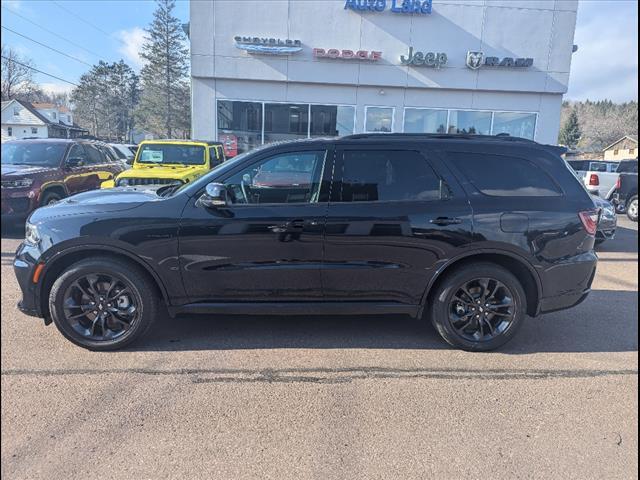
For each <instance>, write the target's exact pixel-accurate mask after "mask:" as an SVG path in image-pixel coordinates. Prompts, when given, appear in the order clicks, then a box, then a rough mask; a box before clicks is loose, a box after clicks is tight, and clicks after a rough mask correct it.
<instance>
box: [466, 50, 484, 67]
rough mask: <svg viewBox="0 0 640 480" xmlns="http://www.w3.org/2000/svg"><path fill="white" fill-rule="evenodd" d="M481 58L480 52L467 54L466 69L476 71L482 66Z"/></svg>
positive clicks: (482, 54)
mask: <svg viewBox="0 0 640 480" xmlns="http://www.w3.org/2000/svg"><path fill="white" fill-rule="evenodd" d="M483 58H484V53H482V52H467V67H469V68H472V69H473V70H477V69H478V68H480V66H481V65H482V59H483Z"/></svg>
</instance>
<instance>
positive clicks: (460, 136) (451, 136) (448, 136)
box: [340, 133, 537, 143]
mask: <svg viewBox="0 0 640 480" xmlns="http://www.w3.org/2000/svg"><path fill="white" fill-rule="evenodd" d="M389 137H391V138H416V139H425V140H428V139H436V140H437V139H441V140H490V141H498V142H501V141H507V142H527V143H537V142H535V141H534V140H529V139H528V138H522V137H512V136H511V135H509V134H508V133H499V134H497V135H475V134H467V133H356V134H353V135H346V136H344V137H341V138H340V139H341V140H358V139H363V138H389Z"/></svg>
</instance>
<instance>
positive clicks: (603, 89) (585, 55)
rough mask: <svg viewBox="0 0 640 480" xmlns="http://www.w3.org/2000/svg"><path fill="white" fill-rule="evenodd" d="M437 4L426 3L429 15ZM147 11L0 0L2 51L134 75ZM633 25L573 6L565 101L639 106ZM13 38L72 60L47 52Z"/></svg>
mask: <svg viewBox="0 0 640 480" xmlns="http://www.w3.org/2000/svg"><path fill="white" fill-rule="evenodd" d="M238 1H242V0H238ZM264 1H270V0H264ZM438 1H439V0H434V1H433V4H434V9H437V4H438ZM487 1H488V2H490V1H491V0H487ZM549 1H552V0H549ZM154 8H155V2H153V1H151V0H109V1H105V0H102V1H99V0H56V1H45V0H2V25H3V26H4V27H7V28H10V29H11V30H13V32H11V31H8V30H6V29H4V28H3V29H2V43H3V44H4V45H7V46H10V47H12V48H14V49H16V50H17V51H18V52H19V53H20V54H22V55H24V56H25V57H28V58H31V59H32V60H33V61H34V63H35V65H36V66H37V67H38V68H40V69H41V70H43V71H45V72H47V73H49V74H52V75H55V76H58V77H59V78H61V79H64V80H69V81H71V82H74V83H75V82H77V81H78V79H79V78H80V75H82V74H83V73H84V72H86V71H87V70H88V68H89V66H88V65H87V64H89V65H91V64H93V63H95V62H97V61H98V60H100V59H103V60H106V61H109V62H112V61H117V60H119V59H121V58H123V59H124V60H125V61H126V62H127V63H129V64H130V65H131V66H133V67H134V68H135V69H139V68H140V66H141V59H140V57H139V55H138V53H139V51H140V47H141V45H142V43H143V41H144V30H143V28H145V27H146V26H147V25H148V24H149V22H150V21H151V19H152V15H153V10H154ZM174 13H175V15H176V16H177V17H178V18H179V19H180V20H181V21H183V22H188V21H189V2H188V1H187V0H178V1H177V2H176V9H175V12H174ZM34 22H35V24H34ZM637 22H638V2H637V0H580V3H579V7H578V22H577V27H576V34H575V40H574V43H575V44H577V45H578V47H579V49H578V51H577V52H576V53H574V54H573V64H572V66H571V80H570V82H569V92H568V93H567V95H566V97H565V98H568V99H571V100H586V99H587V98H589V99H591V100H600V99H605V98H609V99H612V100H614V101H617V102H622V101H628V100H637V99H638V23H637ZM43 27H44V28H45V29H47V30H48V31H47V30H44V29H43ZM15 32H17V33H15ZM52 32H53V33H57V34H58V35H59V36H55V35H53V34H52ZM19 34H22V35H26V36H28V37H30V38H31V39H35V40H37V41H39V42H42V43H45V44H46V45H48V46H51V47H54V48H56V49H58V50H59V51H62V52H65V53H66V54H68V55H70V56H72V57H75V58H74V59H72V58H69V57H65V56H63V55H61V54H59V53H55V52H52V51H51V50H48V49H47V48H46V47H44V46H42V45H38V44H37V43H34V42H33V41H31V40H29V39H26V38H25V37H24V36H20V35H19ZM60 37H64V38H63V39H61V38H60ZM83 62H84V63H83ZM35 78H36V80H37V81H38V82H39V83H41V84H42V85H43V86H44V87H45V89H47V90H55V91H69V90H70V89H71V88H73V86H72V85H71V84H69V83H64V82H63V81H60V80H59V79H54V78H51V77H47V76H45V75H42V74H37V75H36V77H35Z"/></svg>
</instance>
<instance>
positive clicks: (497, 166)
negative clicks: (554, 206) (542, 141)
mask: <svg viewBox="0 0 640 480" xmlns="http://www.w3.org/2000/svg"><path fill="white" fill-rule="evenodd" d="M449 158H450V159H451V161H452V163H453V164H454V165H455V166H456V168H457V169H458V170H460V171H461V172H462V174H463V175H465V176H466V177H467V178H468V179H469V181H470V182H471V183H472V184H473V185H474V186H475V187H476V188H477V189H478V190H480V191H481V192H482V193H484V194H485V195H492V196H498V197H555V196H560V195H561V191H560V189H559V188H558V186H557V185H556V184H555V183H554V181H553V180H552V179H551V177H550V176H549V175H547V173H546V172H544V171H543V170H542V169H541V168H540V167H538V166H537V165H535V164H534V163H532V162H530V161H529V160H525V159H524V158H519V157H512V156H508V155H491V154H478V153H466V152H465V153H462V152H450V153H449Z"/></svg>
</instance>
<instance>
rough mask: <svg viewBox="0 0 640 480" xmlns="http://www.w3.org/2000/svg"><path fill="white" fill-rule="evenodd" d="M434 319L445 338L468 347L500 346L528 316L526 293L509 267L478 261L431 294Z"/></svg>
mask: <svg viewBox="0 0 640 480" xmlns="http://www.w3.org/2000/svg"><path fill="white" fill-rule="evenodd" d="M431 298H432V301H431V305H430V308H429V314H430V317H431V322H432V323H433V325H434V327H435V328H436V330H437V331H438V333H440V335H441V336H442V338H444V340H445V341H446V342H447V343H449V344H450V345H452V346H454V347H458V348H461V349H463V350H469V351H487V350H493V349H495V348H498V347H500V346H502V345H504V344H505V343H507V342H508V341H509V340H511V339H512V338H513V336H514V335H515V334H516V332H517V331H518V329H519V328H520V327H521V326H522V323H523V322H524V319H525V316H526V296H525V292H524V290H523V288H522V285H521V284H520V282H519V281H518V279H517V278H516V277H515V276H514V275H513V274H512V273H511V272H509V271H508V270H506V269H504V268H502V267H500V266H498V265H495V264H492V263H477V264H472V265H467V266H465V267H462V268H460V269H458V270H456V271H455V272H453V273H452V274H450V275H448V276H447V277H445V279H444V280H443V282H442V283H441V284H440V285H439V286H438V287H437V290H436V291H435V292H434V294H433V295H432V297H431Z"/></svg>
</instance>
